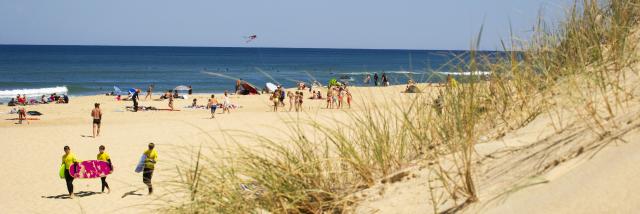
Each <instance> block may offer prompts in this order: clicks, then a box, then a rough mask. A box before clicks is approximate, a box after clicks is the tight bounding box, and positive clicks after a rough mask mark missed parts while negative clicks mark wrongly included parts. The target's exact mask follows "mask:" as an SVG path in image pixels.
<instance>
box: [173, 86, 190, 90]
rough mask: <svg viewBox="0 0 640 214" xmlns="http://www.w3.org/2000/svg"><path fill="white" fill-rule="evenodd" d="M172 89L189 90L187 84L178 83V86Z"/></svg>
mask: <svg viewBox="0 0 640 214" xmlns="http://www.w3.org/2000/svg"><path fill="white" fill-rule="evenodd" d="M173 90H176V91H188V90H189V86H186V85H179V86H176V87H175V88H174V89H173Z"/></svg>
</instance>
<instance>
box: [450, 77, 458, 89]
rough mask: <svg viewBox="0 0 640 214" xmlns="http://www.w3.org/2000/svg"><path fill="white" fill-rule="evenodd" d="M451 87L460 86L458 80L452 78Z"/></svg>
mask: <svg viewBox="0 0 640 214" xmlns="http://www.w3.org/2000/svg"><path fill="white" fill-rule="evenodd" d="M451 87H453V88H457V87H458V81H456V79H453V78H451Z"/></svg>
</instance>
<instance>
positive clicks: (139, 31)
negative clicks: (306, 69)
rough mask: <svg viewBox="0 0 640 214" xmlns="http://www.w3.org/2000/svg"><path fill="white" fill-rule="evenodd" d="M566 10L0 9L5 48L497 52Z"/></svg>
mask: <svg viewBox="0 0 640 214" xmlns="http://www.w3.org/2000/svg"><path fill="white" fill-rule="evenodd" d="M567 1H568V0H314V1H311V0H252V1H250V0H0V44H65V45H67V44H68V45H154V46H156V45H160V46H224V47H315V48H383V49H469V47H470V43H471V39H472V38H473V37H474V36H475V35H476V34H477V33H478V31H479V29H480V26H481V24H483V23H484V25H485V29H484V33H483V38H482V45H481V49H485V50H496V49H498V48H499V44H500V43H499V40H500V39H501V38H507V37H508V36H509V22H511V26H512V27H513V30H514V32H515V33H516V34H517V35H519V36H520V37H526V35H527V33H530V31H531V29H532V26H533V25H534V24H535V22H536V20H537V16H538V13H539V12H540V11H541V9H542V11H543V13H545V14H546V15H547V16H551V17H555V18H557V17H558V16H559V14H562V12H563V11H564V8H563V6H566V3H565V2H567ZM251 34H256V35H257V36H258V38H257V40H255V41H254V42H251V43H248V44H247V43H245V41H244V40H245V39H244V38H243V37H244V36H248V35H251Z"/></svg>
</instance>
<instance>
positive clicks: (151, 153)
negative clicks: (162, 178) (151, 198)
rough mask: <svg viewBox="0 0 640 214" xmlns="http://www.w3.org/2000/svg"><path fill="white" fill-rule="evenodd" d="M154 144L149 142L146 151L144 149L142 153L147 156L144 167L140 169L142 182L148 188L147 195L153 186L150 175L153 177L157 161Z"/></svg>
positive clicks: (150, 192)
mask: <svg viewBox="0 0 640 214" xmlns="http://www.w3.org/2000/svg"><path fill="white" fill-rule="evenodd" d="M154 147H155V145H154V144H153V143H149V146H148V148H149V149H147V151H144V155H145V156H146V157H147V158H146V159H145V160H144V169H143V170H142V182H143V183H144V184H146V185H147V187H148V188H149V195H151V194H153V186H152V185H151V177H153V170H154V169H155V165H156V163H157V161H158V152H156V150H155V149H154Z"/></svg>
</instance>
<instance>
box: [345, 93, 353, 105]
mask: <svg viewBox="0 0 640 214" xmlns="http://www.w3.org/2000/svg"><path fill="white" fill-rule="evenodd" d="M345 91H346V93H347V105H348V106H349V108H351V99H352V97H351V92H349V90H346V89H345Z"/></svg>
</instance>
